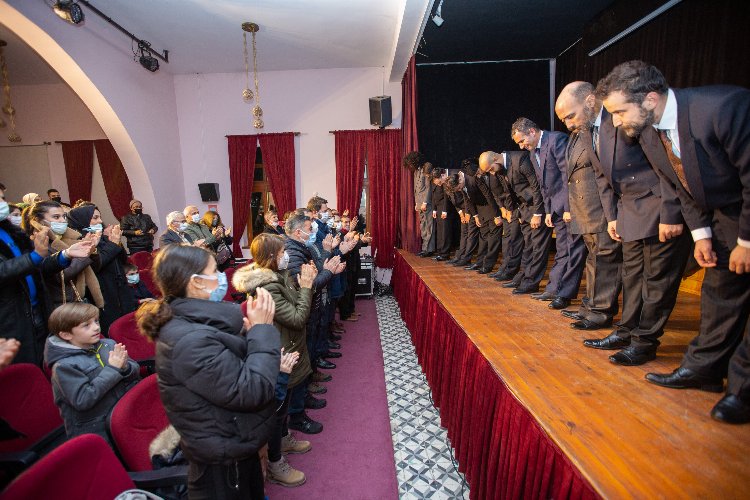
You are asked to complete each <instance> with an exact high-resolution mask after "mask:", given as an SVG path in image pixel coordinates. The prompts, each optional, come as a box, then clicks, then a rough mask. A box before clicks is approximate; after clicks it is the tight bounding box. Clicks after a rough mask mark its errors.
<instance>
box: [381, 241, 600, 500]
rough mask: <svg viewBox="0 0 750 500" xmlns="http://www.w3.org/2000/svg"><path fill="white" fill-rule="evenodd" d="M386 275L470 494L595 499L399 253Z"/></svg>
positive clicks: (565, 457)
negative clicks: (464, 475) (390, 274)
mask: <svg viewBox="0 0 750 500" xmlns="http://www.w3.org/2000/svg"><path fill="white" fill-rule="evenodd" d="M391 282H392V283H393V288H394V296H395V298H396V300H397V301H398V304H399V307H400V309H401V317H402V318H403V320H404V322H405V323H406V326H407V327H408V329H409V331H410V332H411V338H412V342H413V343H414V347H415V349H416V352H417V356H418V358H419V363H420V365H421V366H422V370H423V371H424V373H425V376H426V378H427V381H428V383H429V384H430V388H431V389H432V399H433V402H434V404H435V407H436V408H438V409H439V410H440V422H441V425H442V426H443V427H446V428H447V429H448V437H449V438H450V441H451V444H452V445H453V447H454V449H455V450H454V451H455V456H456V458H457V459H458V464H459V470H460V471H461V472H463V473H464V474H466V479H467V481H468V482H469V485H470V489H471V498H498V499H500V498H571V499H594V498H598V495H597V493H596V492H595V491H594V490H593V488H592V487H591V485H590V484H589V483H588V481H586V480H585V479H584V478H583V477H582V476H581V473H580V471H579V470H578V469H577V468H576V467H575V466H574V465H573V464H572V463H571V462H570V459H569V458H568V457H567V456H566V455H564V454H563V453H562V452H561V451H560V449H559V448H558V447H557V445H555V444H554V443H553V442H552V440H551V439H550V437H549V436H548V435H547V434H546V433H545V432H544V431H543V430H542V428H541V427H540V426H539V424H538V423H537V421H536V420H535V419H534V417H533V416H532V415H531V414H530V413H529V412H528V410H527V409H526V408H525V407H524V406H523V405H522V404H521V403H520V402H519V401H518V400H517V399H516V398H515V397H514V396H513V394H512V393H511V392H510V391H509V390H508V388H507V387H506V386H505V384H504V383H503V380H502V379H501V378H500V377H499V376H498V375H497V373H495V371H494V370H493V368H492V366H491V365H490V363H489V362H488V361H487V359H486V358H485V357H484V356H483V355H482V353H481V352H480V351H479V349H478V348H477V346H476V345H475V344H474V343H473V342H472V340H471V339H470V338H469V337H468V336H467V335H466V333H465V332H464V331H463V330H462V329H461V327H460V326H458V324H457V323H456V321H455V320H454V319H453V317H452V316H451V315H450V314H449V313H448V312H447V311H446V310H445V309H444V308H443V306H442V304H441V303H440V302H439V301H438V300H437V299H436V298H435V296H434V295H432V293H431V292H430V289H429V288H428V287H427V285H426V284H425V283H424V282H423V281H422V280H421V279H420V277H419V275H418V274H417V273H416V272H415V271H414V270H413V269H412V268H411V266H410V265H409V264H408V263H407V262H406V261H405V260H404V258H403V257H402V256H401V255H400V254H396V257H395V267H394V270H393V278H392V281H391Z"/></svg>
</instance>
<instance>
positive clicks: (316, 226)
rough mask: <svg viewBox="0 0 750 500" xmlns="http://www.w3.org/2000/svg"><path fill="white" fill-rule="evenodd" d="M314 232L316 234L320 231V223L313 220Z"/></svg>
mask: <svg viewBox="0 0 750 500" xmlns="http://www.w3.org/2000/svg"><path fill="white" fill-rule="evenodd" d="M312 232H313V234H315V233H317V232H318V223H317V222H315V221H313V223H312Z"/></svg>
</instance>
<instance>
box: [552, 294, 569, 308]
mask: <svg viewBox="0 0 750 500" xmlns="http://www.w3.org/2000/svg"><path fill="white" fill-rule="evenodd" d="M569 305H570V299H568V298H565V297H555V300H553V301H552V302H550V303H549V304H547V307H549V308H550V309H558V310H559V309H565V308H566V307H568V306H569Z"/></svg>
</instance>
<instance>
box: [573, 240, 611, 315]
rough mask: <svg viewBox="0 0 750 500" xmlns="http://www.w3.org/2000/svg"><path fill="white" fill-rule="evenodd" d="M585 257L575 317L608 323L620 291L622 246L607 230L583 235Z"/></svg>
mask: <svg viewBox="0 0 750 500" xmlns="http://www.w3.org/2000/svg"><path fill="white" fill-rule="evenodd" d="M582 236H583V243H584V244H585V245H586V249H587V250H588V252H589V253H588V256H587V257H586V297H585V299H584V301H583V304H582V305H581V308H580V310H579V312H578V313H579V314H580V315H581V316H583V317H584V318H586V319H587V320H589V321H591V322H592V323H596V324H599V325H603V324H606V323H611V322H612V317H613V316H614V315H615V314H617V311H618V310H619V303H618V302H617V298H618V296H619V295H620V290H621V289H622V276H621V271H622V245H620V242H618V241H615V240H613V239H612V238H610V237H609V233H607V231H601V232H599V233H587V234H583V235H582Z"/></svg>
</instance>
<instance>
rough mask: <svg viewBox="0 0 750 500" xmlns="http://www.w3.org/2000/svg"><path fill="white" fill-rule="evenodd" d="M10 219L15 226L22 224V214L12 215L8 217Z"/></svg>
mask: <svg viewBox="0 0 750 500" xmlns="http://www.w3.org/2000/svg"><path fill="white" fill-rule="evenodd" d="M8 220H9V221H10V223H11V224H13V225H14V226H20V225H21V216H20V215H11V216H9V217H8Z"/></svg>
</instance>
